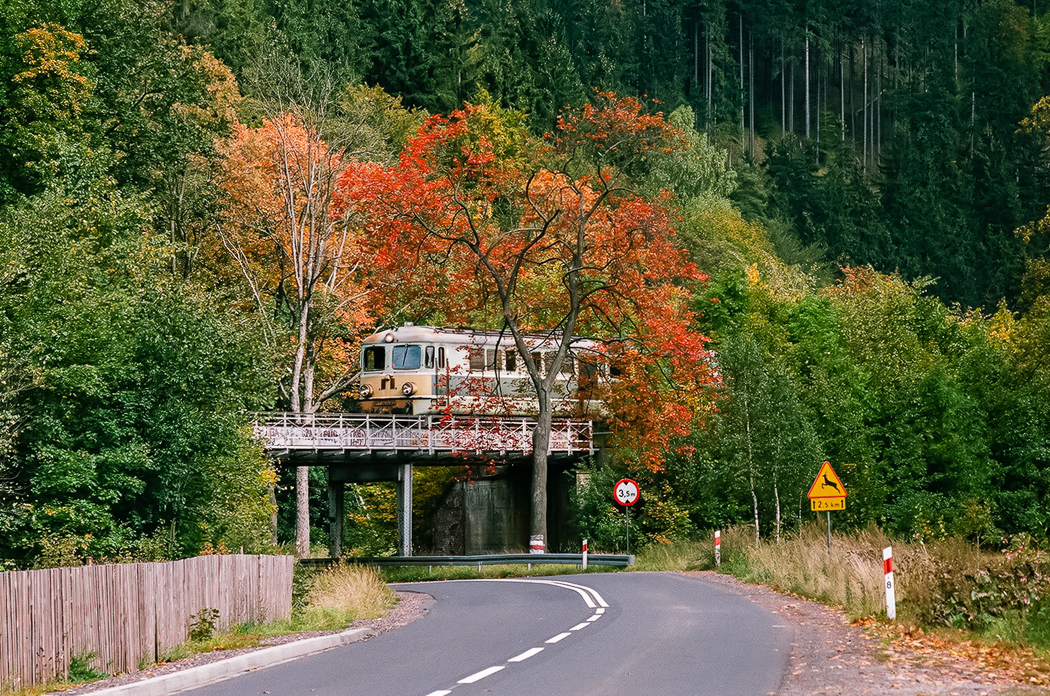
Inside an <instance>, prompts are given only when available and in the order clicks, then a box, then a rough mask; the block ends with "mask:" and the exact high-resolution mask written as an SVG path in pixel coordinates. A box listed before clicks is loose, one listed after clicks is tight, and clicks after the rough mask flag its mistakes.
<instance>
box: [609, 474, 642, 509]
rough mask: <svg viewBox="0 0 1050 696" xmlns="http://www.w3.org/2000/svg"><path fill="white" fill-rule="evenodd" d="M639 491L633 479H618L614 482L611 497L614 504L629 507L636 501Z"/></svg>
mask: <svg viewBox="0 0 1050 696" xmlns="http://www.w3.org/2000/svg"><path fill="white" fill-rule="evenodd" d="M641 494H642V493H641V490H640V489H639V488H638V482H637V481H635V480H633V479H620V480H619V481H617V482H616V486H615V487H614V488H613V497H614V498H615V499H616V502H617V503H619V504H620V505H623V506H624V507H630V506H632V505H634V504H635V503H636V502H637V501H638V496H640V495H641Z"/></svg>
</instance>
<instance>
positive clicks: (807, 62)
mask: <svg viewBox="0 0 1050 696" xmlns="http://www.w3.org/2000/svg"><path fill="white" fill-rule="evenodd" d="M806 137H807V138H809V24H808V23H807V24H806Z"/></svg>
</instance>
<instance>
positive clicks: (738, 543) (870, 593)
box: [722, 523, 1000, 623]
mask: <svg viewBox="0 0 1050 696" xmlns="http://www.w3.org/2000/svg"><path fill="white" fill-rule="evenodd" d="M887 546H890V547H892V548H893V563H894V571H895V572H894V580H895V586H896V587H895V589H896V596H897V611H898V616H899V617H901V618H902V619H905V620H910V621H914V622H916V623H930V622H936V621H943V618H944V617H943V613H944V610H943V606H944V604H945V602H944V598H945V595H946V594H947V595H950V594H953V593H954V594H959V593H966V591H967V590H966V588H965V587H962V586H961V585H959V583H961V582H962V580H963V579H964V578H969V577H974V576H978V575H980V573H982V572H984V571H983V570H982V569H987V568H989V567H992V566H994V564H995V563H996V562H997V561H998V559H999V558H1000V556H999V555H997V554H992V553H989V552H986V551H982V550H981V549H979V548H977V547H976V546H974V545H973V544H970V543H968V542H966V541H965V540H963V539H947V540H943V541H938V542H936V543H932V544H924V543H922V542H915V543H905V542H902V541H901V540H895V539H891V538H890V537H888V536H887V535H886V534H885V533H884V532H883V531H882V530H880V529H878V528H877V527H875V526H874V525H871V526H869V527H867V528H865V529H861V530H856V531H852V532H836V533H833V534H832V537H831V548H830V551H829V549H828V546H827V533H826V528H825V527H824V526H823V525H822V524H819V523H814V524H809V525H806V526H804V527H803V528H802V529H801V530H800V531H799V532H797V533H794V534H790V535H785V536H784V537H782V539H781V542H780V543H779V544H778V543H776V542H775V541H772V540H762V541H761V542H760V543H759V544H758V545H757V546H756V544H755V538H754V532H753V529H752V528H749V527H746V526H744V527H735V528H732V529H729V530H726V531H725V532H723V534H722V557H723V567H724V569H725V570H728V571H729V572H731V573H733V574H734V575H736V576H737V577H740V578H741V579H743V580H745V581H749V582H760V583H763V584H767V585H770V586H772V587H774V588H776V589H779V590H783V591H786V592H792V593H795V594H798V595H801V596H803V597H809V598H812V599H815V600H818V601H820V602H824V603H828V604H834V605H839V606H842V607H844V608H845V610H846V612H847V613H848V614H850V615H851V616H852V617H853V618H861V617H864V616H870V615H872V614H879V613H881V612H884V611H885V609H886V591H885V588H884V585H883V580H884V577H883V568H882V550H883V548H885V547H887ZM957 585H959V586H958V587H957Z"/></svg>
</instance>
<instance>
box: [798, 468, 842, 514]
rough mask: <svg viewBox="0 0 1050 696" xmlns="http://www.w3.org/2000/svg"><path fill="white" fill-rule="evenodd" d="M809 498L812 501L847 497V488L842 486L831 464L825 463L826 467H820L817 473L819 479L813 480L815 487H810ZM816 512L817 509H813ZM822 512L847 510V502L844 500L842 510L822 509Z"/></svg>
mask: <svg viewBox="0 0 1050 696" xmlns="http://www.w3.org/2000/svg"><path fill="white" fill-rule="evenodd" d="M807 497H808V498H809V499H810V500H829V499H831V500H839V499H844V498H845V497H846V487H845V486H843V485H842V480H841V479H840V478H839V476H838V474H836V473H835V470H834V469H832V468H831V464H829V463H828V462H824V466H822V467H820V472H819V473H817V478H816V479H814V480H813V485H812V486H810V487H809V494H808V495H807ZM813 509H814V510H816V509H817V508H813ZM821 509H822V510H831V509H839V510H841V509H845V500H843V507H842V508H821Z"/></svg>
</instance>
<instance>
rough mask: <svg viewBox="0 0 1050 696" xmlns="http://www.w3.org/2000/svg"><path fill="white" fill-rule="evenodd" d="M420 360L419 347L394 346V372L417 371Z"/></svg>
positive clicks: (420, 351)
mask: <svg viewBox="0 0 1050 696" xmlns="http://www.w3.org/2000/svg"><path fill="white" fill-rule="evenodd" d="M421 360H422V350H421V349H420V347H419V346H394V360H393V365H394V369H395V370H418V369H419V365H420V363H421Z"/></svg>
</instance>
